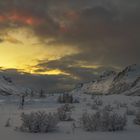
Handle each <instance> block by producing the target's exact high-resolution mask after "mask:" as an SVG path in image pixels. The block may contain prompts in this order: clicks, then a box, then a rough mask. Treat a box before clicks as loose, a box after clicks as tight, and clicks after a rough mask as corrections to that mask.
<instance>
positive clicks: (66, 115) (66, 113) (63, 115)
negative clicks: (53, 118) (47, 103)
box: [57, 104, 73, 121]
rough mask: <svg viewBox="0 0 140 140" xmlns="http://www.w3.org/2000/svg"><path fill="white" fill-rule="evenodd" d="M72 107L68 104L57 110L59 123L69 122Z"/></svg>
mask: <svg viewBox="0 0 140 140" xmlns="http://www.w3.org/2000/svg"><path fill="white" fill-rule="evenodd" d="M72 108H73V107H72V106H70V105H69V104H65V105H63V106H61V107H59V108H58V109H57V113H58V117H59V119H60V121H71V120H72V117H71V112H72Z"/></svg>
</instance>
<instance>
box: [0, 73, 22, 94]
mask: <svg viewBox="0 0 140 140" xmlns="http://www.w3.org/2000/svg"><path fill="white" fill-rule="evenodd" d="M21 91H22V90H21V89H20V88H19V87H17V86H16V85H15V84H14V83H13V81H12V80H11V79H10V78H9V77H6V76H2V75H0V95H14V94H20V92H21Z"/></svg>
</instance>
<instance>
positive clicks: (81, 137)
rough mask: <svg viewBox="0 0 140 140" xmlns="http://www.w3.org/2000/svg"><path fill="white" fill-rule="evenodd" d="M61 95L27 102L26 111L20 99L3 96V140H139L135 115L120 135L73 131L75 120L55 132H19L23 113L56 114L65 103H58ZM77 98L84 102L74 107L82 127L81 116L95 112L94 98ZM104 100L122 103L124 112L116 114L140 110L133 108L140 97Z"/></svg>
mask: <svg viewBox="0 0 140 140" xmlns="http://www.w3.org/2000/svg"><path fill="white" fill-rule="evenodd" d="M57 98H58V96H57V95H54V96H49V97H47V98H45V99H26V104H25V107H24V109H23V110H21V109H19V98H18V97H2V96H1V97H0V139H2V140H93V139H94V140H105V139H107V140H118V139H119V140H132V139H135V140H139V138H140V126H138V125H135V124H134V123H133V120H134V118H135V116H134V115H132V116H127V118H128V122H127V126H126V128H125V130H123V131H116V132H86V131H84V130H83V129H82V128H76V129H75V131H74V132H73V130H72V123H73V122H71V121H68V122H60V123H59V124H58V128H57V129H56V131H54V132H49V133H46V134H44V133H41V134H38V133H24V132H20V131H17V130H15V128H16V127H18V126H20V124H21V121H20V114H21V113H22V112H25V113H27V112H32V111H38V110H43V111H46V112H56V110H57V108H58V107H59V106H61V105H62V104H59V103H57ZM75 98H78V99H79V100H80V103H79V104H78V103H77V104H72V105H73V106H74V109H73V111H72V117H73V118H74V119H75V122H76V125H77V126H78V120H79V117H80V116H81V115H82V113H84V112H85V111H86V112H89V113H90V112H92V111H93V110H92V109H91V106H90V105H91V104H92V103H93V99H91V95H85V94H81V95H80V94H79V95H75ZM99 98H100V99H101V100H102V101H103V106H105V105H107V104H111V105H112V106H114V107H115V106H116V105H117V104H118V103H119V104H122V107H120V109H116V111H118V112H119V111H122V112H125V111H126V107H125V105H126V104H127V106H128V108H130V109H133V110H136V111H138V110H139V109H140V108H137V107H135V106H133V103H135V102H137V101H140V97H137V96H135V97H133V96H131V97H130V96H125V95H108V96H100V97H99ZM8 118H10V119H11V121H10V123H11V126H10V127H5V123H6V121H7V120H8Z"/></svg>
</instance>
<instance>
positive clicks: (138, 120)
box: [134, 112, 140, 125]
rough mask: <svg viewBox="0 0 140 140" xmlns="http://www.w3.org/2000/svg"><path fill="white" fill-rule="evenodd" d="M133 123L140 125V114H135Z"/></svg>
mask: <svg viewBox="0 0 140 140" xmlns="http://www.w3.org/2000/svg"><path fill="white" fill-rule="evenodd" d="M134 123H135V124H138V125H140V112H138V113H137V114H136V118H135V119H134Z"/></svg>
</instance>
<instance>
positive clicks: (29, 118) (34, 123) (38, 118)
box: [20, 111, 59, 133]
mask: <svg viewBox="0 0 140 140" xmlns="http://www.w3.org/2000/svg"><path fill="white" fill-rule="evenodd" d="M21 120H22V124H21V126H20V130H21V131H24V132H31V133H41V132H43V133H47V132H49V131H52V130H54V129H55V128H56V126H57V123H58V121H59V119H58V116H57V114H55V113H48V114H47V113H45V112H43V111H42V112H41V111H38V112H31V113H29V114H25V113H22V114H21Z"/></svg>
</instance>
